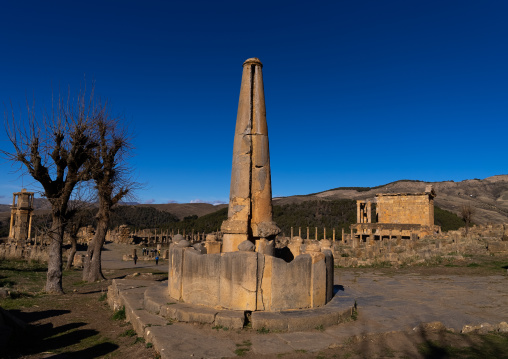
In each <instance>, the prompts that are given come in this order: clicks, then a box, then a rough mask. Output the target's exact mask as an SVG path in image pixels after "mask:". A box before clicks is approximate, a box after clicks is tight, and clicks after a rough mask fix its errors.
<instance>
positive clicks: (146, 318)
mask: <svg viewBox="0 0 508 359" xmlns="http://www.w3.org/2000/svg"><path fill="white" fill-rule="evenodd" d="M167 288H168V286H167V282H153V281H142V280H129V279H114V280H113V282H112V284H111V286H110V287H109V290H108V303H109V304H110V306H111V307H112V308H113V309H114V310H119V309H121V308H122V307H125V315H126V319H127V320H128V321H129V322H130V323H131V324H132V326H133V327H134V330H135V331H136V333H137V334H138V335H139V336H142V337H144V338H145V340H146V341H147V342H150V343H152V344H153V346H154V348H155V350H157V352H159V353H160V355H161V358H180V357H182V358H183V357H189V355H191V354H192V355H193V356H196V357H203V358H215V357H217V358H223V357H234V356H236V354H235V350H237V349H238V346H237V344H238V343H235V341H234V339H230V338H229V336H228V335H227V332H226V331H229V330H231V331H232V330H236V333H240V334H241V335H242V336H247V337H249V338H250V339H248V341H249V342H250V343H251V345H252V348H250V347H249V350H251V349H252V350H253V351H254V352H257V353H260V354H267V353H268V352H270V350H272V351H273V353H283V352H291V351H294V350H297V349H299V348H300V347H301V346H302V345H303V346H307V347H308V349H309V350H314V347H315V346H316V345H317V346H318V347H319V348H318V349H316V350H320V349H325V348H327V347H328V346H329V345H330V343H333V342H334V341H336V338H335V339H334V337H333V336H330V335H329V334H326V333H322V332H319V333H318V332H316V330H315V329H316V328H318V329H319V330H323V329H324V328H326V327H333V326H336V325H337V324H339V323H343V322H346V321H349V320H350V318H351V314H352V308H353V306H354V305H355V301H354V299H353V298H352V297H350V296H347V295H340V294H336V295H335V297H334V298H333V299H332V301H330V302H329V303H328V304H327V305H326V306H324V307H322V308H317V309H312V310H292V311H282V312H253V313H249V314H250V318H249V319H248V320H247V322H249V321H250V323H248V328H252V329H246V330H244V329H242V328H244V325H245V324H246V318H245V313H244V312H243V311H232V310H220V309H215V308H209V307H204V306H198V305H190V304H186V303H180V302H177V301H176V300H174V299H172V298H171V297H169V295H168V290H167ZM339 293H340V292H339ZM191 323H194V324H198V325H192V324H191ZM211 328H218V329H222V330H221V331H220V332H219V330H210V329H211ZM312 331H314V332H312ZM264 332H271V333H274V335H272V334H270V335H259V334H258V333H264ZM292 332H296V333H292ZM303 332H305V334H306V335H303V334H302V333H303ZM302 335H303V336H302ZM316 335H317V336H318V337H319V338H320V340H318V341H317V342H316V340H317V339H316V338H314V337H315V336H316ZM236 336H238V335H236ZM260 337H261V338H260ZM303 337H312V338H314V339H313V340H311V341H308V342H307V341H303V342H304V343H307V344H302V340H303V339H302V338H303ZM260 339H263V340H265V343H264V344H263V343H262V341H260ZM291 342H293V345H291ZM256 343H257V344H256ZM316 343H321V344H316ZM270 348H271V349H270ZM295 348H297V349H295ZM267 351H268V352H267Z"/></svg>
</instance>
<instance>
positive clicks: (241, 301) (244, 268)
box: [218, 252, 258, 310]
mask: <svg viewBox="0 0 508 359" xmlns="http://www.w3.org/2000/svg"><path fill="white" fill-rule="evenodd" d="M257 257H258V253H255V252H234V253H228V254H227V255H223V256H222V257H221V259H222V261H221V266H220V277H219V278H218V279H219V281H220V298H219V303H220V305H221V306H223V307H225V308H228V309H233V310H256V297H257V293H256V291H257V276H258V271H257V261H258V260H257Z"/></svg>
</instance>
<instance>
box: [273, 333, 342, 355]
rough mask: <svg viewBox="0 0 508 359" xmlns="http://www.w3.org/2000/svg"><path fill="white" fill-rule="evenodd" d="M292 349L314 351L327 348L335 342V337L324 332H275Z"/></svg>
mask: <svg viewBox="0 0 508 359" xmlns="http://www.w3.org/2000/svg"><path fill="white" fill-rule="evenodd" d="M276 336H277V337H279V338H280V339H282V340H284V342H286V343H287V345H289V346H290V347H291V348H293V350H305V351H307V352H315V351H319V350H323V349H326V348H328V347H329V346H331V345H333V344H334V343H336V342H337V338H336V337H334V336H332V335H329V334H327V333H324V332H297V333H281V334H276Z"/></svg>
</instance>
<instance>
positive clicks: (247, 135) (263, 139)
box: [221, 58, 280, 254]
mask: <svg viewBox="0 0 508 359" xmlns="http://www.w3.org/2000/svg"><path fill="white" fill-rule="evenodd" d="M262 67H263V65H262V64H261V61H259V59H257V58H251V59H248V60H246V61H245V62H244V64H243V74H242V84H241V87H240V100H239V102H238V115H237V118H236V129H235V140H234V145H233V168H232V171H231V189H230V193H229V211H228V219H227V220H226V221H224V222H223V223H222V227H221V230H222V232H223V233H224V237H223V245H222V251H223V252H234V251H237V250H238V245H239V244H240V243H242V242H244V241H246V240H249V241H251V242H252V243H253V244H255V245H256V250H257V251H259V252H262V253H266V254H272V253H273V241H272V240H273V239H274V238H275V236H276V235H277V234H278V233H279V232H280V229H279V227H277V225H276V224H275V223H274V222H273V221H272V213H273V211H272V183H271V178H270V152H269V148H268V127H267V125H266V110H265V95H264V89H263V74H262V72H261V68H262Z"/></svg>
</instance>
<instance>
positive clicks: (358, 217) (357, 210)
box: [356, 201, 363, 223]
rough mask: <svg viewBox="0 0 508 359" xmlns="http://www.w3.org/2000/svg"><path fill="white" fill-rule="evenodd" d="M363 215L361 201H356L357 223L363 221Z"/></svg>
mask: <svg viewBox="0 0 508 359" xmlns="http://www.w3.org/2000/svg"><path fill="white" fill-rule="evenodd" d="M362 222H363V221H362V216H361V212H360V201H356V223H362Z"/></svg>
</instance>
